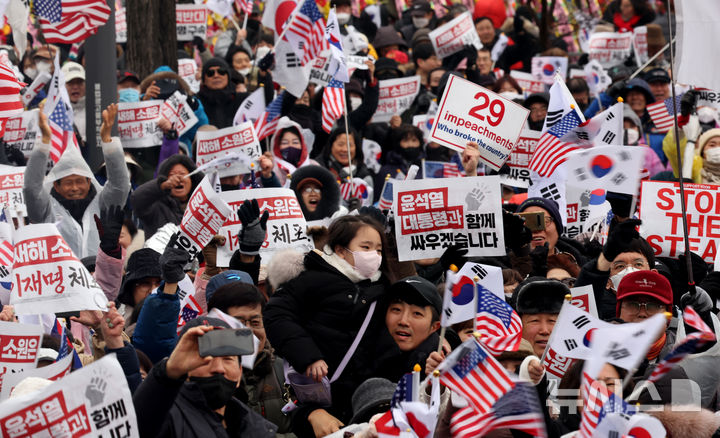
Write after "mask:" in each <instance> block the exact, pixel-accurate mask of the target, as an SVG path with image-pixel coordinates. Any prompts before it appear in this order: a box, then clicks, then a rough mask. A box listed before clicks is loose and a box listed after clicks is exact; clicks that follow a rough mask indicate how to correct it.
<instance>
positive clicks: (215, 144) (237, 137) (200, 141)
mask: <svg viewBox="0 0 720 438" xmlns="http://www.w3.org/2000/svg"><path fill="white" fill-rule="evenodd" d="M196 138H197V165H198V166H202V165H203V164H206V163H209V162H210V161H212V160H213V159H215V158H218V157H222V156H225V155H228V154H235V153H243V154H246V155H247V156H248V157H250V159H251V160H252V161H257V160H258V159H260V155H261V154H262V151H261V150H260V142H259V141H258V139H257V135H256V134H255V128H253V124H252V122H249V121H248V122H245V123H242V124H240V125H236V126H230V127H229V128H224V129H220V130H217V131H198V133H197V136H196ZM245 173H250V169H249V168H248V167H247V166H246V165H245V164H244V161H243V162H238V163H235V164H232V165H230V167H229V168H223V169H220V170H218V175H219V176H220V177H225V176H232V175H239V174H245Z"/></svg>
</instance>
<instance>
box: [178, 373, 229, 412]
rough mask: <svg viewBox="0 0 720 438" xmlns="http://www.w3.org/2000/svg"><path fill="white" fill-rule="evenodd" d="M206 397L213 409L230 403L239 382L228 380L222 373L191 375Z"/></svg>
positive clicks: (192, 380) (191, 378) (191, 379)
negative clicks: (206, 375) (208, 375)
mask: <svg viewBox="0 0 720 438" xmlns="http://www.w3.org/2000/svg"><path fill="white" fill-rule="evenodd" d="M190 381H191V382H194V383H195V384H196V385H197V386H198V388H200V391H201V392H202V393H203V396H204V397H205V402H206V403H207V405H208V407H210V409H212V410H213V411H214V410H216V409H220V408H221V407H223V406H225V405H227V404H228V402H229V401H230V399H231V398H232V396H233V392H235V388H236V387H237V382H233V381H232V380H228V379H226V378H225V376H223V375H222V374H214V375H212V376H210V377H190Z"/></svg>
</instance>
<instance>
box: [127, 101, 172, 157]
mask: <svg viewBox="0 0 720 438" xmlns="http://www.w3.org/2000/svg"><path fill="white" fill-rule="evenodd" d="M160 105H162V100H146V101H142V102H120V103H118V134H119V135H120V141H121V142H122V145H123V148H144V147H149V146H157V145H160V144H162V131H161V130H160V128H159V127H158V126H157V120H158V117H160Z"/></svg>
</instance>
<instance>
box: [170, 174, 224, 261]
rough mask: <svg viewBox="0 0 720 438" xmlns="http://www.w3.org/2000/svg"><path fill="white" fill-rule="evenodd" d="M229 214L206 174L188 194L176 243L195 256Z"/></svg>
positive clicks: (218, 229) (217, 230)
mask: <svg viewBox="0 0 720 438" xmlns="http://www.w3.org/2000/svg"><path fill="white" fill-rule="evenodd" d="M229 215H230V207H229V206H228V205H227V204H226V203H225V201H223V199H222V198H221V197H220V195H219V194H218V193H217V192H215V189H213V187H212V186H211V185H210V180H209V177H208V176H206V177H205V178H203V179H202V181H200V184H198V186H197V188H196V189H195V191H194V192H193V193H192V195H191V196H190V200H189V201H188V204H187V208H185V213H184V214H183V217H182V221H181V222H180V231H181V233H180V234H181V235H180V236H179V237H178V242H177V243H178V244H179V245H180V246H181V247H182V248H183V249H185V250H186V251H187V252H188V253H190V256H191V257H195V256H196V255H197V253H198V252H200V251H201V250H202V249H203V248H204V247H205V245H207V244H208V243H210V240H212V238H213V236H214V235H216V234H217V233H218V232H219V231H220V227H222V225H223V223H225V220H226V219H227V217H228V216H229ZM183 234H184V236H183ZM185 237H187V238H188V239H186V238H185Z"/></svg>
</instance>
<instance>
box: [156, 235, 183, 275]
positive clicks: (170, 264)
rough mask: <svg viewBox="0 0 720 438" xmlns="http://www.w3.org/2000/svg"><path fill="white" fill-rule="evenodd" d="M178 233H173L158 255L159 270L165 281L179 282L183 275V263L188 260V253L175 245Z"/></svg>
mask: <svg viewBox="0 0 720 438" xmlns="http://www.w3.org/2000/svg"><path fill="white" fill-rule="evenodd" d="M177 238H178V233H175V234H173V236H172V237H171V238H170V241H169V242H168V244H167V246H166V247H165V251H164V252H163V253H162V255H161V256H160V271H161V272H162V278H163V280H165V282H166V283H179V282H180V280H182V279H183V278H184V277H185V270H184V269H183V268H184V267H185V265H186V264H187V263H188V262H189V261H190V254H188V253H187V251H185V250H184V249H180V248H178V247H177V244H176V242H177Z"/></svg>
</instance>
